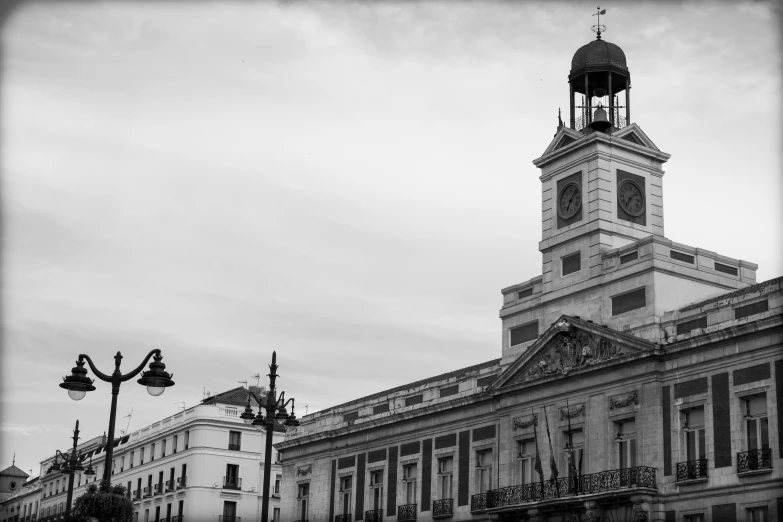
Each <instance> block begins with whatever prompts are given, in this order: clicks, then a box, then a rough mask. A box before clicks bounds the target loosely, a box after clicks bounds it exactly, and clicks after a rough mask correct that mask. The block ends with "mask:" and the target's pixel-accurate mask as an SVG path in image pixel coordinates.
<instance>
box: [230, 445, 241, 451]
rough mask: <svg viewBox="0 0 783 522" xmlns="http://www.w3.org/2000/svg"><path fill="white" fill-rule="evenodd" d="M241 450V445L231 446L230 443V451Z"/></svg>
mask: <svg viewBox="0 0 783 522" xmlns="http://www.w3.org/2000/svg"><path fill="white" fill-rule="evenodd" d="M239 448H240V445H239V444H231V443H229V445H228V449H230V450H231V451H239Z"/></svg>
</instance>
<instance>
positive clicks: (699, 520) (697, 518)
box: [685, 513, 704, 522]
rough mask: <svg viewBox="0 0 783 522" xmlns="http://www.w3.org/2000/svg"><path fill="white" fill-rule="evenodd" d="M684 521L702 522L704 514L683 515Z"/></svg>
mask: <svg viewBox="0 0 783 522" xmlns="http://www.w3.org/2000/svg"><path fill="white" fill-rule="evenodd" d="M685 522H704V514H703V513H697V514H695V515H685Z"/></svg>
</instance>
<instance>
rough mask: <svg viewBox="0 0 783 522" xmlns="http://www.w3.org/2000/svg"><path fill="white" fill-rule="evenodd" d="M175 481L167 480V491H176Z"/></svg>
mask: <svg viewBox="0 0 783 522" xmlns="http://www.w3.org/2000/svg"><path fill="white" fill-rule="evenodd" d="M174 489H175V486H174V481H173V480H167V481H166V491H174Z"/></svg>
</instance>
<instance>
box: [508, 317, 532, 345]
mask: <svg viewBox="0 0 783 522" xmlns="http://www.w3.org/2000/svg"><path fill="white" fill-rule="evenodd" d="M509 335H510V343H511V346H516V345H518V344H522V343H526V342H528V341H533V340H535V339H537V338H538V321H533V322H532V323H527V324H523V325H522V326H516V327H514V328H511V329H510V330H509Z"/></svg>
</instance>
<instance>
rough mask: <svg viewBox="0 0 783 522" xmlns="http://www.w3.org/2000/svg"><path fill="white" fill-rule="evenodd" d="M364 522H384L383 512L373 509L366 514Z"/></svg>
mask: <svg viewBox="0 0 783 522" xmlns="http://www.w3.org/2000/svg"><path fill="white" fill-rule="evenodd" d="M364 522H383V510H382V509H371V510H369V511H365V512H364Z"/></svg>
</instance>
